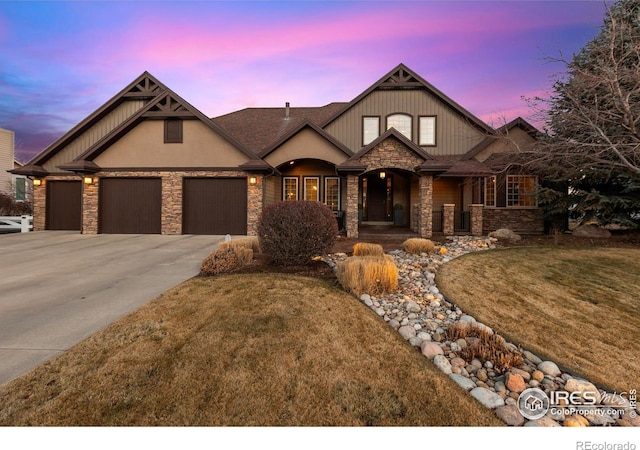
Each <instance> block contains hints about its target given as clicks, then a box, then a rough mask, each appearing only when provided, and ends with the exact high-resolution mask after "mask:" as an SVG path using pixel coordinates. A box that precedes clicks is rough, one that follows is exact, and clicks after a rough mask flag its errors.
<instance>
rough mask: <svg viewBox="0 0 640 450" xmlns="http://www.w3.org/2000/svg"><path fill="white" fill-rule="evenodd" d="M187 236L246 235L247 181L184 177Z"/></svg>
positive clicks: (184, 209)
mask: <svg viewBox="0 0 640 450" xmlns="http://www.w3.org/2000/svg"><path fill="white" fill-rule="evenodd" d="M182 199H183V207H182V211H183V213H182V214H183V218H182V232H183V233H184V234H227V233H228V234H247V180H246V179H245V178H185V179H184V186H183V194H182Z"/></svg>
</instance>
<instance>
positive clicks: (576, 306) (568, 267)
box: [437, 248, 640, 392]
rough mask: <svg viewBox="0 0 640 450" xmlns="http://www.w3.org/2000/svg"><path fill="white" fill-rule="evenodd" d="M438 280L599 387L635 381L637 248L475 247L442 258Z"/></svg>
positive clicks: (471, 308) (510, 335) (466, 307)
mask: <svg viewBox="0 0 640 450" xmlns="http://www.w3.org/2000/svg"><path fill="white" fill-rule="evenodd" d="M437 283H438V286H439V287H440V289H441V291H442V292H443V293H444V294H445V295H447V296H448V297H449V298H450V299H451V301H453V302H454V303H455V304H456V305H457V306H459V307H460V308H461V309H462V310H463V311H465V312H466V313H468V314H471V315H472V316H474V317H476V319H478V320H480V321H482V322H484V323H486V324H487V325H489V326H491V327H493V328H494V329H496V330H497V331H499V332H500V333H501V334H503V335H504V336H505V337H506V338H507V339H510V340H511V341H512V342H514V343H519V344H521V345H522V346H523V347H525V348H527V349H529V350H532V351H534V352H536V353H538V354H539V355H540V356H541V357H543V358H548V359H551V360H553V361H556V362H557V363H558V364H560V365H563V366H565V367H566V368H567V369H568V370H569V371H571V372H573V373H575V374H578V375H582V376H583V377H586V378H588V379H590V380H591V381H592V382H595V383H599V384H600V385H602V386H603V387H608V388H610V389H615V390H617V391H618V392H621V391H623V392H628V391H629V389H632V388H635V389H637V388H638V385H637V384H638V373H640V356H638V355H639V352H638V348H639V344H640V339H639V337H638V336H639V333H638V330H640V250H638V249H629V248H592V249H584V248H574V249H571V248H510V249H499V250H493V251H488V252H478V253H473V254H468V255H465V256H462V257H460V258H457V259H455V260H453V261H451V262H450V263H447V264H445V265H444V266H443V267H442V269H441V270H440V272H439V273H438V276H437Z"/></svg>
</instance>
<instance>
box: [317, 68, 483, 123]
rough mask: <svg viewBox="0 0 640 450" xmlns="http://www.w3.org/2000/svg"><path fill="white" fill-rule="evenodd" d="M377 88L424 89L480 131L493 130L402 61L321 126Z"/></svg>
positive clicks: (333, 119) (330, 121)
mask: <svg viewBox="0 0 640 450" xmlns="http://www.w3.org/2000/svg"><path fill="white" fill-rule="evenodd" d="M378 89H425V90H426V91H428V92H429V93H430V94H432V95H433V96H435V97H436V98H438V99H439V100H440V101H442V102H443V103H445V104H446V105H448V106H449V107H450V108H451V109H453V110H454V111H455V112H457V113H458V114H459V115H461V116H462V117H463V118H465V119H467V120H468V121H469V122H470V123H472V124H474V125H475V126H476V127H478V128H480V129H481V130H482V131H484V132H489V133H493V132H494V130H493V128H491V127H490V126H489V125H487V124H486V123H484V122H483V121H482V120H480V119H479V118H478V117H476V116H474V115H473V114H471V113H470V112H469V111H467V110H466V109H465V108H463V107H462V106H460V105H459V104H458V103H456V102H455V101H454V100H452V99H451V98H450V97H448V96H446V95H445V94H444V93H443V92H442V91H440V90H439V89H438V88H436V87H435V86H434V85H432V84H431V83H429V82H428V81H426V80H425V79H424V78H422V77H421V76H420V75H418V74H417V73H415V72H414V71H413V70H411V69H409V68H408V67H407V66H405V65H404V64H402V63H401V64H398V65H397V66H396V67H395V68H393V69H392V70H391V71H390V72H388V73H387V74H386V75H384V76H383V77H382V78H380V79H379V80H378V81H377V82H375V83H374V84H373V85H371V86H370V87H369V88H368V89H367V90H365V91H364V92H363V93H362V94H360V95H358V96H357V97H356V98H354V99H353V100H351V101H350V102H349V103H347V104H346V105H345V106H344V107H343V109H342V110H340V111H338V112H337V113H336V114H335V115H333V116H332V117H330V118H328V119H327V120H326V121H325V122H323V123H321V126H322V128H326V127H327V125H329V124H330V123H332V122H333V121H335V120H336V119H337V118H338V117H340V116H341V115H342V114H344V113H346V112H347V111H348V110H349V109H351V108H352V107H353V106H355V105H356V104H357V103H359V102H360V101H361V100H362V99H364V98H365V97H367V96H368V95H369V94H370V93H372V92H373V91H375V90H378Z"/></svg>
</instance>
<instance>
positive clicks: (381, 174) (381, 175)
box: [380, 172, 387, 180]
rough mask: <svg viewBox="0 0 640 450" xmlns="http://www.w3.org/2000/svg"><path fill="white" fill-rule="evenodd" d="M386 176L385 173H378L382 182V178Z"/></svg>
mask: <svg viewBox="0 0 640 450" xmlns="http://www.w3.org/2000/svg"><path fill="white" fill-rule="evenodd" d="M386 176H387V174H386V173H384V172H380V178H381V179H383V180H384V178H385V177H386Z"/></svg>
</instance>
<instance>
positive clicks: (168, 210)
mask: <svg viewBox="0 0 640 450" xmlns="http://www.w3.org/2000/svg"><path fill="white" fill-rule="evenodd" d="M162 234H182V175H181V174H177V173H173V172H164V173H162Z"/></svg>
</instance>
